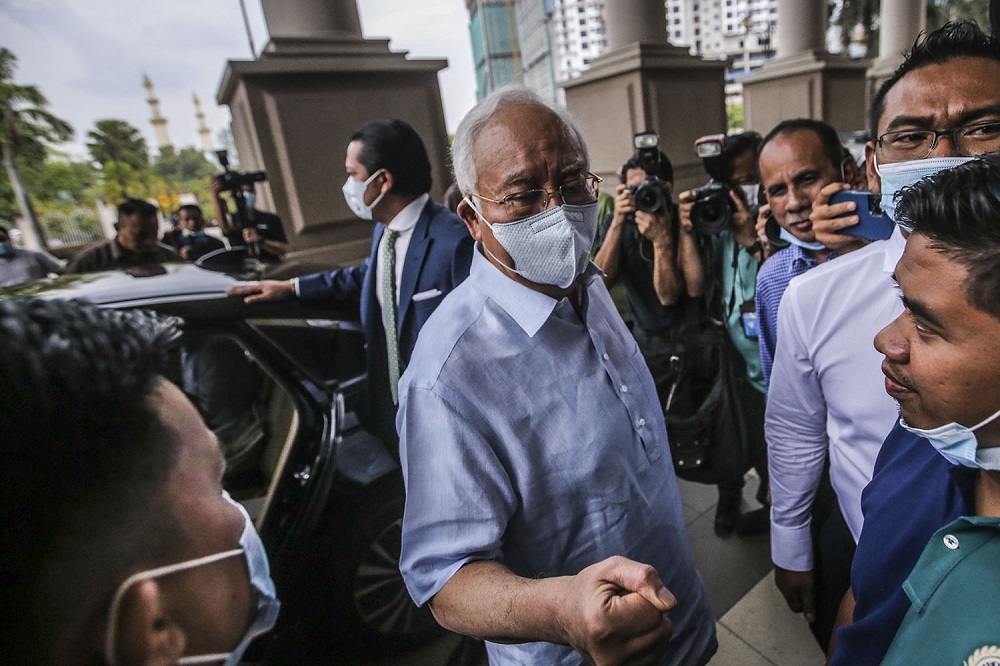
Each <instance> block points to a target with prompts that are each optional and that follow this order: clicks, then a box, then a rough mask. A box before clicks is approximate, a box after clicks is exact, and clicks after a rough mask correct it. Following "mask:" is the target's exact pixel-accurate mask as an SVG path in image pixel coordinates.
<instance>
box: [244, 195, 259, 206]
mask: <svg viewBox="0 0 1000 666" xmlns="http://www.w3.org/2000/svg"><path fill="white" fill-rule="evenodd" d="M243 203H244V204H246V207H247V210H249V209H251V208H253V207H254V205H255V204H256V203H257V195H256V194H254V193H253V192H244V193H243Z"/></svg>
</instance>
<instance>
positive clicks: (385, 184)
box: [375, 169, 396, 192]
mask: <svg viewBox="0 0 1000 666" xmlns="http://www.w3.org/2000/svg"><path fill="white" fill-rule="evenodd" d="M375 180H376V181H378V180H381V181H382V185H381V186H380V187H379V188H378V191H379V192H391V191H392V186H393V185H394V184H395V182H396V180H395V178H393V176H392V172H391V171H389V170H388V169H382V173H381V174H379V175H378V176H377V177H376V178H375Z"/></svg>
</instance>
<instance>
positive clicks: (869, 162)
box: [865, 141, 882, 194]
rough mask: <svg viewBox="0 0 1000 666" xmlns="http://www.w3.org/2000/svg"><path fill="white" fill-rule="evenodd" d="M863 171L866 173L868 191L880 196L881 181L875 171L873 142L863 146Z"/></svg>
mask: <svg viewBox="0 0 1000 666" xmlns="http://www.w3.org/2000/svg"><path fill="white" fill-rule="evenodd" d="M865 170H866V171H867V172H868V189H869V190H871V192H872V194H882V181H881V180H880V179H879V177H878V172H876V171H875V142H874V141H869V142H868V143H866V144H865Z"/></svg>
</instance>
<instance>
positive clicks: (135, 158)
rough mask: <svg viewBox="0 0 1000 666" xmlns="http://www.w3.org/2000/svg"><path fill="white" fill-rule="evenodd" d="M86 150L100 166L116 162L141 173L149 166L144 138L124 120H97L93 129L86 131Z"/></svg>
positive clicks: (103, 166)
mask: <svg viewBox="0 0 1000 666" xmlns="http://www.w3.org/2000/svg"><path fill="white" fill-rule="evenodd" d="M87 138H88V139H90V141H88V142H87V150H89V151H90V156H91V157H93V158H94V161H95V162H97V163H98V164H99V165H100V166H101V168H102V169H103V168H105V167H106V166H107V165H108V164H110V163H111V162H118V163H120V164H124V165H126V166H128V167H130V168H131V169H132V170H133V171H135V172H139V173H141V172H142V171H144V170H145V169H146V167H148V166H149V150H148V149H147V148H146V139H145V138H143V136H142V134H141V133H140V132H139V130H137V129H136V128H135V127H133V126H132V125H130V124H129V123H127V122H125V121H124V120H114V119H106V120H98V121H97V122H96V123H95V124H94V129H92V130H91V131H89V132H87Z"/></svg>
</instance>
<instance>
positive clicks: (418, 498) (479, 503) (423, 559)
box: [396, 383, 516, 606]
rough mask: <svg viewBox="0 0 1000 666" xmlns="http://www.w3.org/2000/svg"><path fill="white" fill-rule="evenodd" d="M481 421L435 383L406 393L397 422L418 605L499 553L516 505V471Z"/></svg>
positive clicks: (407, 554) (405, 569) (403, 565)
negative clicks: (504, 459)
mask: <svg viewBox="0 0 1000 666" xmlns="http://www.w3.org/2000/svg"><path fill="white" fill-rule="evenodd" d="M404 384H405V383H404ZM478 421H479V420H478V419H476V418H474V417H471V416H467V415H463V414H462V413H460V410H459V409H458V408H456V407H455V405H453V404H452V403H451V402H449V401H448V400H446V399H445V398H443V397H442V396H441V395H438V394H437V393H436V392H435V391H434V390H433V389H431V388H424V387H412V386H410V387H407V388H406V390H405V392H404V394H402V395H401V396H400V405H399V414H398V416H397V419H396V425H397V428H398V430H399V436H400V441H399V447H400V460H401V463H402V466H403V477H404V481H405V483H406V509H405V511H404V515H403V537H402V538H403V541H402V552H401V556H400V571H401V572H402V574H403V579H404V580H405V582H406V587H407V589H408V590H409V592H410V596H411V597H412V598H413V601H414V602H415V603H416V604H417V605H418V606H422V605H423V604H425V603H426V602H427V601H428V600H429V599H431V598H432V597H433V596H434V595H435V594H437V593H438V591H439V590H440V589H441V588H442V587H443V586H444V585H445V583H447V582H448V581H449V580H450V579H451V577H452V576H453V575H454V574H455V572H457V571H458V570H459V569H461V568H462V566H464V565H465V564H467V563H468V562H471V561H474V560H499V559H501V554H500V548H501V545H502V536H503V533H504V530H505V528H506V525H507V522H508V520H509V518H510V516H511V514H512V512H513V511H514V507H515V506H516V503H515V498H514V493H513V490H512V484H511V479H510V476H509V474H508V472H507V470H506V469H505V468H504V466H503V465H502V464H501V461H500V460H499V459H498V458H497V456H496V454H495V452H494V450H493V449H492V447H491V446H490V445H489V443H488V441H487V439H486V437H485V436H484V433H483V432H482V431H481V429H480V428H477V426H478V425H479V423H478Z"/></svg>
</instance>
